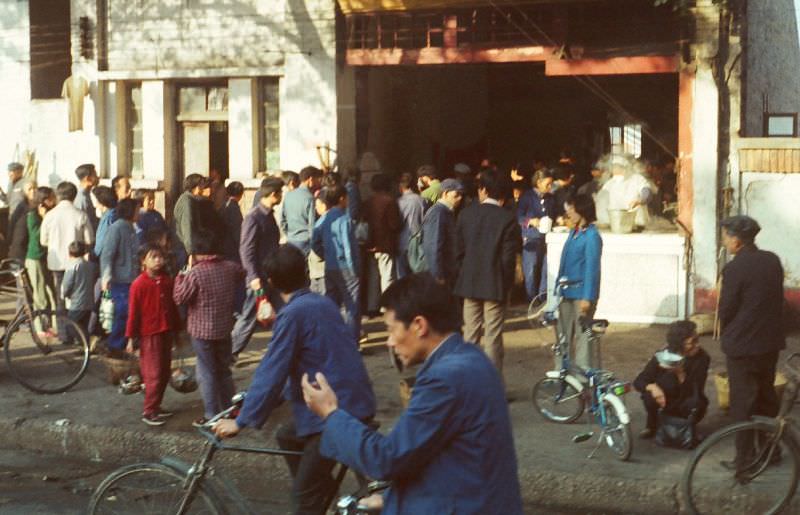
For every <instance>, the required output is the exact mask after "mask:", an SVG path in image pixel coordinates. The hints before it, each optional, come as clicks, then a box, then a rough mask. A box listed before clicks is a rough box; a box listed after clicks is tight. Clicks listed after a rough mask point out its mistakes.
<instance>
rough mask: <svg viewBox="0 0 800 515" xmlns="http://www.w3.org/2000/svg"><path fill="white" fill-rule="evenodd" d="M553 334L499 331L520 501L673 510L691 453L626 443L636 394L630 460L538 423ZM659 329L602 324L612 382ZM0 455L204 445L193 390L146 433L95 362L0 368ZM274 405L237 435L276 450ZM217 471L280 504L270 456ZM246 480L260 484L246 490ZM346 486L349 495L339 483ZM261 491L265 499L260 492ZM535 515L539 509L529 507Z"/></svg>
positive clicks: (793, 345) (392, 410) (243, 459)
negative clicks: (65, 371) (83, 370)
mask: <svg viewBox="0 0 800 515" xmlns="http://www.w3.org/2000/svg"><path fill="white" fill-rule="evenodd" d="M366 329H367V330H368V331H370V334H371V336H372V338H371V340H370V343H369V344H368V345H367V351H366V352H365V355H364V360H365V363H366V365H367V368H368V370H369V372H370V377H371V378H372V380H373V383H374V389H375V392H376V395H377V397H378V400H379V411H378V415H377V418H378V420H379V421H380V422H381V424H382V429H383V430H384V431H387V430H388V429H389V428H390V427H391V425H392V423H393V421H394V420H395V419H396V418H397V416H398V415H399V413H400V412H401V410H402V407H401V402H400V396H399V389H398V384H399V381H400V376H399V375H398V373H397V372H396V371H395V370H394V369H393V368H392V367H391V365H390V363H389V360H388V358H387V352H386V348H385V346H384V345H383V343H382V342H383V341H384V340H385V333H383V332H382V331H383V327H382V324H380V321H379V320H373V321H371V322H370V323H369V324H367V326H366ZM798 336H799V335H796V334H795V335H794V336H793V337H791V338H790V345H789V347H790V349H793V350H796V351H798V350H800V337H798ZM266 340H267V335H266V334H258V335H257V336H256V338H255V339H254V341H253V342H252V343H251V346H250V347H249V348H248V350H247V351H246V353H245V354H244V355H243V356H242V359H240V362H239V363H238V365H239V366H237V368H236V369H235V380H236V383H237V386H238V387H239V389H245V388H246V387H247V385H248V383H249V378H250V376H251V375H252V373H253V371H254V369H255V367H256V365H257V363H258V361H259V359H260V357H261V355H262V354H263V350H264V348H265V344H266ZM551 341H552V333H551V332H550V330H546V329H538V330H533V329H531V328H530V327H529V326H528V324H527V322H526V320H525V318H524V316H523V310H522V308H521V307H520V308H517V309H514V310H512V316H510V317H509V320H508V322H507V324H506V332H505V343H506V358H505V359H506V362H505V363H506V364H505V370H506V382H507V385H508V389H509V393H510V394H511V395H512V396H513V397H514V398H515V401H514V402H513V403H511V404H510V412H511V417H512V422H513V425H514V438H515V443H516V448H517V458H518V463H519V478H520V484H521V487H522V492H523V497H524V499H525V502H526V505H527V506H528V507H529V509H530V511H531V512H533V511H536V510H535V508H534V506H539V505H547V506H554V507H559V508H561V509H564V510H569V511H571V510H576V511H577V512H580V513H588V512H593V513H675V512H677V511H678V500H677V497H676V492H677V490H676V485H677V483H678V480H679V478H680V475H681V473H682V472H683V467H684V465H685V463H686V461H687V459H688V456H689V454H688V453H687V452H683V451H677V450H669V449H662V448H659V447H658V446H656V445H655V444H654V443H652V441H643V440H639V439H638V438H636V434H637V433H638V431H639V430H640V429H641V428H642V427H643V424H644V412H643V410H642V407H641V403H640V401H639V399H638V395H637V394H635V393H634V394H629V395H628V396H627V405H628V407H629V409H630V410H631V412H632V418H633V422H632V425H633V434H634V439H635V441H634V450H633V454H632V457H631V460H630V461H628V462H619V461H617V460H616V459H615V458H614V457H613V455H612V454H611V453H610V452H609V451H608V449H607V448H605V447H604V446H603V447H601V448H600V450H599V451H598V453H597V454H596V455H595V457H594V458H593V459H591V460H588V459H587V458H586V456H587V455H588V454H589V452H590V451H591V449H592V447H593V445H594V441H595V440H594V439H592V440H590V441H588V442H584V443H582V444H573V443H572V436H573V435H575V434H577V433H581V432H583V431H586V430H588V429H591V428H592V426H591V425H587V423H586V418H585V417H584V418H581V419H579V421H578V422H577V423H575V424H570V425H557V424H552V423H549V422H547V421H545V420H544V419H542V418H541V417H540V416H539V415H538V414H537V413H536V412H535V410H534V408H533V405H532V404H531V402H530V389H531V387H532V386H533V385H534V384H535V382H536V381H537V380H538V379H539V378H540V377H541V376H542V375H543V374H544V372H545V371H546V370H547V369H549V368H551V367H552V361H553V360H552V355H551V354H550V351H549V348H548V347H549V344H550V343H551ZM663 342H664V327H663V326H662V327H658V326H655V327H651V326H634V325H621V324H612V326H611V327H610V329H609V331H608V333H607V335H606V336H605V338H604V340H603V343H602V346H603V359H604V363H603V364H604V366H605V368H607V369H609V370H612V371H614V372H615V373H616V374H617V376H618V377H619V378H621V379H626V380H632V379H633V378H634V377H635V376H636V374H637V373H638V371H639V369H640V368H641V367H642V366H643V365H644V363H645V362H646V361H647V359H649V357H650V355H651V354H652V352H653V351H655V350H656V349H658V348H659V347H660V346H662V345H663ZM702 344H703V346H704V348H705V349H706V350H707V351H709V353H710V354H711V356H712V369H713V370H712V372H711V373H710V374H709V382H708V384H707V387H706V393H707V395H708V397H709V398H710V399H711V407H710V409H709V414H708V415H707V417H706V419H705V420H704V421H703V422H702V423H701V425H700V429H701V431H703V432H705V433H708V432H711V431H713V430H714V429H716V428H718V427H720V426H722V425H724V424H725V423H727V422H728V421H727V419H726V417H725V415H724V414H723V413H721V412H720V410H719V409H718V407H717V404H716V389H715V387H714V385H713V371H714V370H724V359H723V358H722V355H721V353H720V352H719V344H718V342H714V341H712V340H711V339H710V338H708V337H704V338H703V339H702ZM0 388H2V391H3V395H2V396H1V397H0V410H2V413H3V414H4V416H3V417H2V418H0V448H21V449H31V450H37V451H46V452H50V453H56V454H58V455H63V456H69V457H71V458H77V459H88V460H93V461H96V462H103V464H104V465H111V464H123V463H130V462H136V461H143V460H154V459H158V458H160V457H161V456H164V455H177V456H180V457H182V458H183V459H185V460H187V461H191V460H192V459H193V458H194V457H196V456H197V454H198V452H199V450H200V448H201V445H202V443H203V439H202V437H200V436H199V435H198V434H197V433H196V432H195V430H194V429H193V428H192V427H191V426H190V422H191V420H192V419H193V418H195V417H197V416H200V415H201V414H202V409H201V401H200V395H199V392H194V393H191V394H180V393H177V392H175V391H173V390H171V389H168V391H167V394H166V397H165V401H164V407H165V408H168V409H170V410H172V411H175V412H176V415H175V416H174V417H172V418H171V419H169V421H168V422H167V424H166V425H165V426H163V427H159V428H152V427H148V426H145V425H144V424H143V423H142V422H141V421H140V420H139V419H140V413H141V405H142V397H141V395H121V394H119V393H118V392H117V390H116V389H115V388H114V387H112V386H110V385H108V384H107V383H106V382H105V369H104V367H103V365H102V363H100V362H99V360H95V361H94V362H93V363H92V365H91V368H90V370H89V373H88V374H87V376H86V377H85V378H84V380H83V381H82V382H81V383H79V384H78V385H77V386H76V387H75V388H74V389H73V390H71V391H69V392H66V393H64V394H59V395H55V396H41V395H36V394H33V393H31V392H28V391H27V390H25V389H24V388H22V387H21V386H19V385H18V384H17V383H16V382H15V381H14V380H13V378H11V377H10V376H9V374H8V373H7V371H6V370H5V366H4V364H2V365H0ZM289 416H290V415H289V411H288V409H287V407H286V406H283V407H281V408H280V409H279V410H278V411H277V412H276V413H275V415H274V416H273V417H272V419H271V420H270V421H269V422H268V423H267V425H266V426H265V427H264V429H263V430H262V431H248V432H245V433H244V434H243V435H242V436H241V437H240V438H241V439H242V440H248V441H251V442H253V443H256V444H260V445H265V444H266V445H272V444H274V432H275V429H276V427H277V425H278V424H279V423H280V422H281V421H284V420H286V419H287V418H288V417H289ZM215 463H217V464H218V468H219V469H220V471H221V472H222V473H224V474H226V475H229V476H231V477H232V478H234V480H235V482H237V484H239V485H240V486H241V485H244V487H245V488H244V489H243V491H244V490H245V489H249V488H252V487H254V486H257V487H258V488H260V489H262V490H263V488H262V487H263V485H265V484H266V485H269V487H270V488H269V489H268V490H271V491H272V493H274V499H275V501H276V502H279V501H280V500H281V499H282V498H283V497H285V495H286V493H285V492H286V487H287V484H288V483H287V481H288V474H287V470H286V466H285V465H284V464H283V463H281V462H280V460H277V459H272V458H264V457H258V456H253V455H227V456H226V454H225V453H222V454H221V455H219V458H217V459H215ZM252 478H258V479H257V482H255V483H254V481H253V479H252ZM345 488H347V487H345ZM265 495H268V494H265ZM537 512H538V511H537Z"/></svg>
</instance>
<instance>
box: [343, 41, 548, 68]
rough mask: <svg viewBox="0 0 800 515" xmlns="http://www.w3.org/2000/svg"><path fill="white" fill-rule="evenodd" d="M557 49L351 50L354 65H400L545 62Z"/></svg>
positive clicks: (349, 58)
mask: <svg viewBox="0 0 800 515" xmlns="http://www.w3.org/2000/svg"><path fill="white" fill-rule="evenodd" d="M552 53H553V49H552V48H551V47H544V46H529V47H512V48H488V49H475V48H469V47H461V48H420V49H408V50H407V49H402V48H381V49H350V50H348V51H347V64H348V65H350V66H400V65H430V64H468V63H525V62H542V61H544V60H546V59H547V58H548V57H550V56H552Z"/></svg>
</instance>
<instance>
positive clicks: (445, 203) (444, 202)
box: [437, 198, 453, 211]
mask: <svg viewBox="0 0 800 515" xmlns="http://www.w3.org/2000/svg"><path fill="white" fill-rule="evenodd" d="M437 202H439V203H441V204H444V207H446V208H447V209H449V210H450V211H452V210H453V206H451V205H450V202H448V201H446V200H445V199H444V198H440V199H439V200H438V201H437Z"/></svg>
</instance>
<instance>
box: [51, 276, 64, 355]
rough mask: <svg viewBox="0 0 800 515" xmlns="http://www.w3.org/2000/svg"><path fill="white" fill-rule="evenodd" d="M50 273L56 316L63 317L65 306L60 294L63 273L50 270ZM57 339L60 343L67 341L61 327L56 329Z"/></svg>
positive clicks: (62, 296)
mask: <svg viewBox="0 0 800 515" xmlns="http://www.w3.org/2000/svg"><path fill="white" fill-rule="evenodd" d="M50 273H51V274H52V277H53V296H54V297H55V298H56V305H55V308H56V314H57V315H65V314H66V313H67V305H66V302H64V295H63V294H62V293H61V283H63V282H64V271H63V270H51V271H50ZM58 339H59V340H61V341H62V342H64V341H68V339H69V335H67V332H66V330H65V328H63V327H61V326H59V327H58Z"/></svg>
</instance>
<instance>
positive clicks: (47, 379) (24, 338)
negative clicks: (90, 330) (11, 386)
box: [3, 311, 89, 393]
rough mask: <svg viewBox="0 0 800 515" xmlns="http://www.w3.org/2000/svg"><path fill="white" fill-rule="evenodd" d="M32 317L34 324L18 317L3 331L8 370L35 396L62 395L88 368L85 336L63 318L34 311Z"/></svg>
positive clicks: (78, 328)
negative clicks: (42, 394)
mask: <svg viewBox="0 0 800 515" xmlns="http://www.w3.org/2000/svg"><path fill="white" fill-rule="evenodd" d="M32 316H33V319H32V320H33V321H31V319H29V318H28V317H27V316H21V317H19V318H18V319H16V320H15V321H14V323H13V324H12V325H11V327H9V328H8V331H6V334H5V337H4V340H3V344H4V347H5V355H6V363H7V364H8V369H9V371H10V372H11V375H12V376H14V378H15V379H16V380H17V381H19V382H20V384H22V386H24V387H25V388H27V389H29V390H32V391H34V392H36V393H61V392H64V391H66V390H68V389H70V388H71V387H73V386H74V385H75V384H76V383H77V382H78V381H80V380H81V378H82V377H83V375H84V374H85V373H86V369H87V368H88V367H89V342H88V341H87V339H86V334H85V333H84V332H83V330H82V329H81V328H80V326H78V324H76V323H75V322H73V321H72V320H70V319H69V318H67V317H65V316H63V315H53V313H52V312H51V311H35V312H33V314H32ZM59 333H60V334H59ZM62 335H63V336H62Z"/></svg>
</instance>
